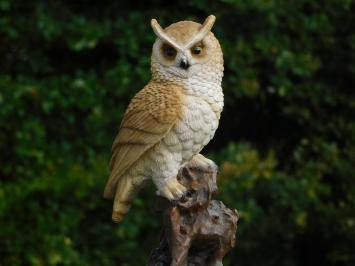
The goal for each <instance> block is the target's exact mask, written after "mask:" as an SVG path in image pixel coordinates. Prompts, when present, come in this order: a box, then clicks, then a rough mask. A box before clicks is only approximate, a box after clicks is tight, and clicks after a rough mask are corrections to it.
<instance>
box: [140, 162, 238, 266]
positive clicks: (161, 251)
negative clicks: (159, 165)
mask: <svg viewBox="0 0 355 266" xmlns="http://www.w3.org/2000/svg"><path fill="white" fill-rule="evenodd" d="M216 176H217V167H215V166H214V165H209V166H208V168H207V169H206V164H204V166H199V165H196V163H194V164H190V165H189V164H188V165H186V166H185V167H184V168H182V169H181V170H180V172H179V176H178V180H179V182H180V183H181V184H183V185H184V186H186V187H187V188H189V190H188V192H187V193H186V195H185V196H184V197H183V198H181V199H180V200H179V201H178V202H173V203H170V202H169V201H167V200H165V199H164V198H160V197H159V198H158V201H157V206H158V210H159V211H161V212H162V217H163V229H162V232H161V236H160V243H159V246H158V247H157V248H156V249H154V250H153V252H152V254H151V256H150V258H149V261H148V264H147V265H148V266H217V265H218V266H222V265H223V263H222V260H223V257H224V256H225V255H226V254H227V252H229V251H230V249H231V248H232V247H233V246H234V244H235V234H236V230H237V221H238V213H237V211H236V210H231V209H228V208H227V207H226V206H225V205H224V204H223V203H222V202H221V201H216V200H211V198H212V195H213V194H214V193H215V192H216V191H217V184H216Z"/></svg>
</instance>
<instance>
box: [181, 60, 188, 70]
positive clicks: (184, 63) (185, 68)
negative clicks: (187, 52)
mask: <svg viewBox="0 0 355 266" xmlns="http://www.w3.org/2000/svg"><path fill="white" fill-rule="evenodd" d="M189 67H190V63H189V61H187V59H185V58H183V59H181V61H180V68H182V69H184V70H187V69H188V68H189Z"/></svg>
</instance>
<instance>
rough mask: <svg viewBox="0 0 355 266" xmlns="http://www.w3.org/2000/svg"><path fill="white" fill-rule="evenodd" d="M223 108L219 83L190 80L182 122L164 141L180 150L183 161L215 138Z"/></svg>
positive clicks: (185, 95)
mask: <svg viewBox="0 0 355 266" xmlns="http://www.w3.org/2000/svg"><path fill="white" fill-rule="evenodd" d="M222 108H223V93H222V90H221V88H220V86H219V87H218V84H217V85H213V84H211V85H210V84H207V85H206V86H201V84H199V83H198V82H191V83H190V84H188V87H185V92H184V100H183V106H182V110H181V115H180V119H179V121H178V122H177V123H176V125H175V126H174V127H173V128H172V130H171V131H170V132H169V134H168V135H167V136H166V138H165V140H164V142H165V143H166V144H167V146H168V147H171V149H174V150H176V149H177V148H178V149H179V150H180V151H181V157H182V158H181V159H182V162H186V161H188V160H190V159H191V157H192V156H193V155H195V154H198V153H199V152H200V151H201V150H202V148H203V147H204V146H205V145H206V144H207V143H208V142H209V141H210V140H211V139H212V138H213V136H214V134H215V131H216V129H217V127H218V122H219V117H220V113H221V111H222Z"/></svg>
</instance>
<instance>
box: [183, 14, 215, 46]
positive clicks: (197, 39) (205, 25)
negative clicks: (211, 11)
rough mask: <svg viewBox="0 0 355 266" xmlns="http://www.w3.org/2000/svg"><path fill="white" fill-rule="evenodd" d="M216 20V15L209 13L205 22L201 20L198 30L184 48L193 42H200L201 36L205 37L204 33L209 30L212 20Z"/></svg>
mask: <svg viewBox="0 0 355 266" xmlns="http://www.w3.org/2000/svg"><path fill="white" fill-rule="evenodd" d="M215 21H216V17H215V16H214V15H209V16H208V17H207V18H206V19H205V22H203V24H202V26H201V28H200V30H199V32H198V33H197V34H196V35H195V36H194V37H193V38H192V40H191V41H190V42H189V43H188V44H187V45H186V46H185V49H186V48H190V47H191V46H193V45H194V44H196V43H198V42H200V41H202V40H203V38H205V37H206V35H207V34H208V33H209V32H210V31H211V29H212V27H213V24H214V22H215Z"/></svg>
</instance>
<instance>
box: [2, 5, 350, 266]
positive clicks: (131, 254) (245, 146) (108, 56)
mask: <svg viewBox="0 0 355 266" xmlns="http://www.w3.org/2000/svg"><path fill="white" fill-rule="evenodd" d="M211 13H213V14H215V15H216V17H217V22H216V25H215V27H214V32H215V34H216V36H217V37H218V38H219V40H220V42H221V44H222V47H223V50H224V54H225V78H224V81H223V88H224V92H225V96H226V97H225V99H226V106H225V111H224V112H223V115H222V120H221V125H220V128H219V130H218V132H217V134H216V137H215V139H214V140H213V141H212V142H211V143H210V144H209V146H208V147H206V149H205V150H204V153H205V154H208V155H209V156H210V157H212V158H213V159H214V160H215V161H216V162H218V164H219V165H220V177H219V187H220V194H219V196H218V197H219V198H220V199H222V200H223V201H224V202H225V203H226V204H227V205H228V206H230V207H233V208H237V209H238V210H239V212H240V215H241V218H240V223H239V228H238V233H237V239H238V243H237V247H236V248H235V249H234V250H233V251H232V252H231V253H230V254H229V256H228V257H227V258H226V259H225V264H226V265H248V266H253V265H256V266H258V265H264V266H267V265H283V266H293V265H302V266H307V265H312V266H313V265H323V266H328V265H329V266H338V265H354V264H355V252H354V251H355V179H354V170H355V168H354V163H355V119H354V111H355V97H354V95H355V92H354V84H355V80H354V79H355V78H354V74H355V31H354V25H355V15H354V14H355V3H354V1H352V0H336V1H335V0H334V1H333V0H318V1H313V0H294V1H284V0H250V1H244V0H214V1H212V0H211V1H202V0H199V1H179V2H172V1H161V0H149V1H137V0H130V1H113V0H102V1H84V0H80V1H79V0H78V1H65V0H62V1H59V0H58V1H45V0H33V1H18V0H14V1H10V0H0V55H1V60H0V151H1V152H0V265H1V266H7V265H11V266H16V265H33V266H42V265H107V266H108V265H132V266H136V265H144V263H145V261H146V259H147V256H148V254H149V252H150V250H151V249H152V247H153V246H155V245H156V244H157V242H158V236H157V232H158V231H159V219H158V218H157V215H156V214H155V213H154V211H153V210H152V203H151V202H153V197H154V188H153V187H149V188H146V189H145V190H144V191H142V192H141V194H140V197H139V198H137V199H136V200H135V202H134V207H133V210H132V211H131V212H130V213H129V215H128V216H127V218H126V219H125V220H124V222H123V223H122V224H120V225H115V224H113V223H111V221H110V215H111V214H110V211H111V202H109V201H105V200H103V199H102V197H101V195H102V190H103V186H104V182H105V181H106V178H107V162H108V159H109V158H108V157H109V154H110V145H111V143H112V141H113V138H114V135H115V134H116V129H117V125H118V124H119V121H120V119H121V117H122V113H123V111H124V109H125V107H126V106H127V104H128V102H129V100H130V98H131V97H132V96H133V95H134V94H135V93H136V92H137V91H138V90H139V89H140V88H142V87H143V86H144V84H145V83H146V82H147V81H148V80H149V78H150V71H149V64H150V63H149V61H150V53H151V46H152V43H153V41H154V39H155V37H154V34H153V33H152V30H151V29H150V26H149V21H150V19H151V18H152V17H156V18H158V20H159V21H160V23H161V24H162V25H165V26H166V25H169V24H170V23H172V22H175V21H178V20H183V19H191V20H195V21H203V19H204V18H205V17H206V16H207V15H209V14H211Z"/></svg>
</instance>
